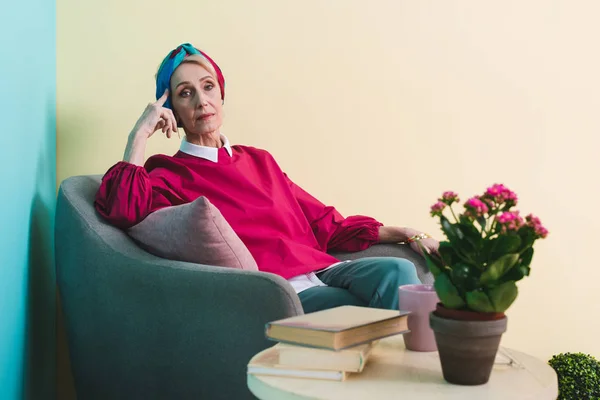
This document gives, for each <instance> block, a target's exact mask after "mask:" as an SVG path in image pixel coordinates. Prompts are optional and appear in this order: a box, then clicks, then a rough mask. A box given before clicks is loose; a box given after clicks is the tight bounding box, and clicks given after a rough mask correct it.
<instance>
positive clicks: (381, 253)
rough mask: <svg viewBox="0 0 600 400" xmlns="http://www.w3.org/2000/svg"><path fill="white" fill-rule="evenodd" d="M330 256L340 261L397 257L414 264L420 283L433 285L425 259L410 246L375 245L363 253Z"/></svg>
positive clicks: (341, 253)
mask: <svg viewBox="0 0 600 400" xmlns="http://www.w3.org/2000/svg"><path fill="white" fill-rule="evenodd" d="M331 255H332V256H334V257H336V258H338V259H340V260H356V259H357V258H363V257H398V258H405V259H407V260H409V261H411V262H412V263H413V264H415V267H416V268H417V276H418V277H419V279H420V280H421V282H422V283H425V284H433V275H432V274H431V272H429V268H427V264H426V263H425V259H424V258H423V257H422V256H420V255H419V254H417V253H415V252H414V251H413V250H412V249H411V248H410V246H407V245H403V244H376V245H374V246H371V247H369V248H368V249H366V250H363V251H357V252H354V253H345V252H335V253H331Z"/></svg>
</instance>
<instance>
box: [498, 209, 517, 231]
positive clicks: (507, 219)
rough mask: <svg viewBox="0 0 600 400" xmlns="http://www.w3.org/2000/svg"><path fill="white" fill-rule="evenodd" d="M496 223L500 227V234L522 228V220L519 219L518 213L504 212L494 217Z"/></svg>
mask: <svg viewBox="0 0 600 400" xmlns="http://www.w3.org/2000/svg"><path fill="white" fill-rule="evenodd" d="M496 221H497V222H498V224H499V225H500V227H501V229H502V233H506V232H508V231H517V230H519V228H520V227H521V226H523V218H521V216H520V215H519V212H518V211H513V212H510V211H505V212H503V213H502V214H500V215H498V216H497V217H496Z"/></svg>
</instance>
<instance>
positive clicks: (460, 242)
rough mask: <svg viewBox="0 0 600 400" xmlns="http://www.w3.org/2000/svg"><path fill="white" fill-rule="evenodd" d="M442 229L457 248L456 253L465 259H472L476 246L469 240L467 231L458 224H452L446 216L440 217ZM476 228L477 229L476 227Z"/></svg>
mask: <svg viewBox="0 0 600 400" xmlns="http://www.w3.org/2000/svg"><path fill="white" fill-rule="evenodd" d="M440 221H441V224H442V230H443V231H444V234H445V235H446V237H447V238H448V241H449V242H450V243H451V244H452V247H454V249H455V250H456V253H457V254H458V255H459V256H460V257H461V258H463V259H466V260H472V259H473V258H474V257H473V253H474V251H475V247H474V246H473V244H472V243H471V242H470V241H468V240H467V238H466V236H465V233H464V232H463V231H462V229H461V227H460V226H459V225H458V224H451V223H450V221H448V219H447V218H446V217H444V216H442V217H441V218H440ZM475 230H476V229H475Z"/></svg>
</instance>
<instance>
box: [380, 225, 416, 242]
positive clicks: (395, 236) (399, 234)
mask: <svg viewBox="0 0 600 400" xmlns="http://www.w3.org/2000/svg"><path fill="white" fill-rule="evenodd" d="M420 233H421V232H419V231H418V230H416V229H412V228H404V227H396V226H382V227H380V228H379V242H380V243H400V242H407V241H408V240H409V239H410V238H412V237H414V236H416V235H419V234H420Z"/></svg>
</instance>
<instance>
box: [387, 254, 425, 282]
mask: <svg viewBox="0 0 600 400" xmlns="http://www.w3.org/2000/svg"><path fill="white" fill-rule="evenodd" d="M382 264H384V265H383V266H382V267H383V269H384V273H385V275H386V276H387V277H388V279H390V280H396V281H397V282H398V284H399V285H405V284H413V283H421V282H420V280H419V277H418V276H417V267H416V266H415V264H413V262H412V261H409V260H407V259H405V258H398V257H385V258H384V259H383V260H382Z"/></svg>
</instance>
